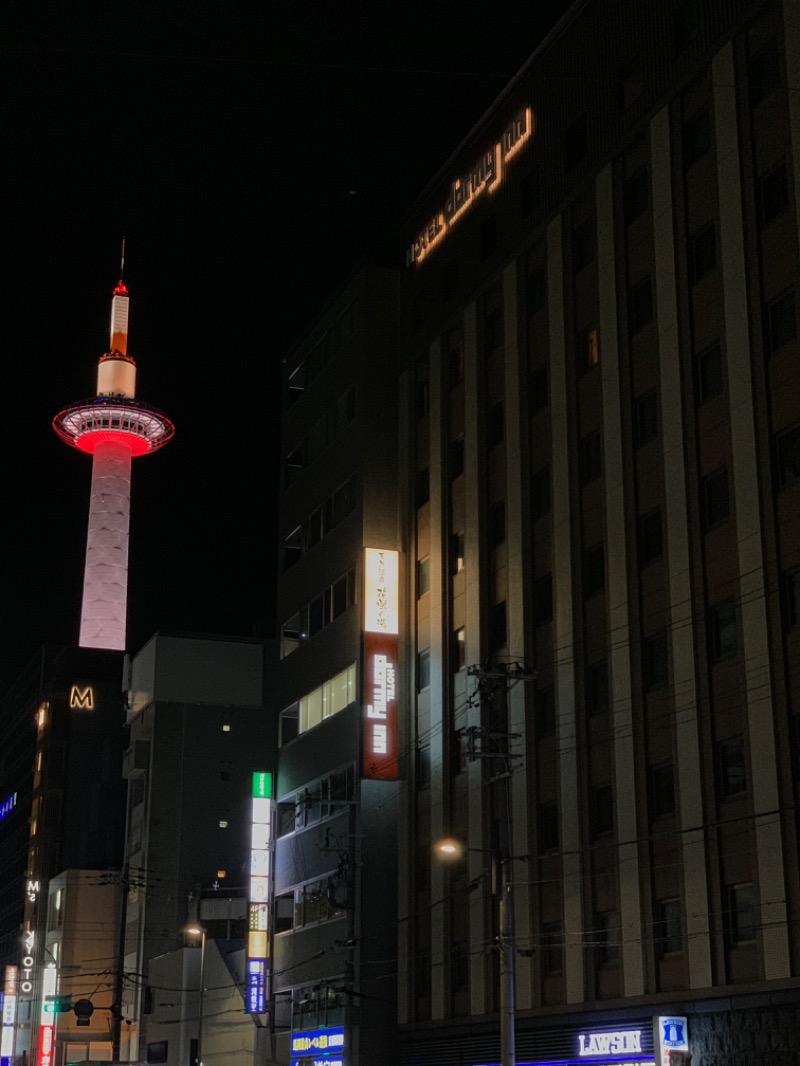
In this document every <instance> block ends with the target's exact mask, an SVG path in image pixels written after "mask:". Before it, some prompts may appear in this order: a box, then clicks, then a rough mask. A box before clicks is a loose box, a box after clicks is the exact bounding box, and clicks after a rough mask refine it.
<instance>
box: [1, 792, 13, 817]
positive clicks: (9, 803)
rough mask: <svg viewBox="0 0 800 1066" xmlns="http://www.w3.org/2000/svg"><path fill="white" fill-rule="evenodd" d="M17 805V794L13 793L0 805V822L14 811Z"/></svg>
mask: <svg viewBox="0 0 800 1066" xmlns="http://www.w3.org/2000/svg"><path fill="white" fill-rule="evenodd" d="M16 805H17V794H16V792H13V793H12V794H11V795H10V796H9V797H8V798H7V799H4V800H3V802H2V803H0V822H2V820H3V819H4V818H6V817H8V815H9V814H11V812H12V811H13V810H14V808H15V807H16Z"/></svg>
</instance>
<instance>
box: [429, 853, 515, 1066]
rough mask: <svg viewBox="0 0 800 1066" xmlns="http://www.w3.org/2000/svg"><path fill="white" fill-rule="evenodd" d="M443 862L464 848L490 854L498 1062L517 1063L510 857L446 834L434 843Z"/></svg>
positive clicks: (509, 1065)
mask: <svg viewBox="0 0 800 1066" xmlns="http://www.w3.org/2000/svg"><path fill="white" fill-rule="evenodd" d="M434 851H435V852H436V854H437V855H438V856H439V858H440V859H442V861H444V862H457V861H458V860H459V859H461V858H463V856H464V853H465V852H467V851H474V852H479V853H480V854H482V855H491V856H492V893H493V895H494V896H495V898H496V899H497V910H498V922H499V926H500V934H499V937H498V940H499V945H498V946H499V948H500V1066H516V1061H517V1036H516V1017H517V1011H516V968H515V967H516V960H515V955H514V896H513V894H512V885H511V878H510V876H509V874H510V866H511V858H510V857H509V856H504V855H501V854H500V852H499V851H488V850H486V849H483V848H468V847H467V846H466V845H465V844H462V843H461V841H459V840H455V839H453V838H452V837H448V838H447V839H445V840H440V841H438V843H436V844H435V845H434Z"/></svg>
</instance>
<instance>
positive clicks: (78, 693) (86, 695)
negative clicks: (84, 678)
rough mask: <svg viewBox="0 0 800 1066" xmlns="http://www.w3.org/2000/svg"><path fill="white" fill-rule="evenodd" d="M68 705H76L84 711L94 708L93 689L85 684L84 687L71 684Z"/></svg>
mask: <svg viewBox="0 0 800 1066" xmlns="http://www.w3.org/2000/svg"><path fill="white" fill-rule="evenodd" d="M69 705H70V707H71V708H72V707H78V708H81V709H83V710H86V711H93V710H94V691H93V690H92V688H91V687H90V686H89V685H87V686H86V688H79V687H78V686H77V685H73V686H72V688H71V689H70V690H69Z"/></svg>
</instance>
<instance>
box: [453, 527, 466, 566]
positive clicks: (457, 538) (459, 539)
mask: <svg viewBox="0 0 800 1066" xmlns="http://www.w3.org/2000/svg"><path fill="white" fill-rule="evenodd" d="M464 559H465V555H464V534H463V533H453V534H452V535H451V537H450V572H451V573H453V574H460V573H461V571H462V570H463V569H464Z"/></svg>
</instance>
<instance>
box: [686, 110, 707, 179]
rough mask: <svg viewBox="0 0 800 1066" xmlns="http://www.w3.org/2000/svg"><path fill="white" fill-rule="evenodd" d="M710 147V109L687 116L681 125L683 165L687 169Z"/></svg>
mask: <svg viewBox="0 0 800 1066" xmlns="http://www.w3.org/2000/svg"><path fill="white" fill-rule="evenodd" d="M710 149H711V109H710V108H708V107H706V108H704V109H703V110H702V111H698V112H697V113H696V114H694V115H692V117H691V118H688V119H687V120H686V122H685V123H684V126H683V165H684V166H685V167H686V168H687V169H688V168H689V167H690V166H692V164H693V163H696V162H697V160H698V159H701V158H702V157H703V156H704V155H705V154H706V152H708V151H710Z"/></svg>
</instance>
